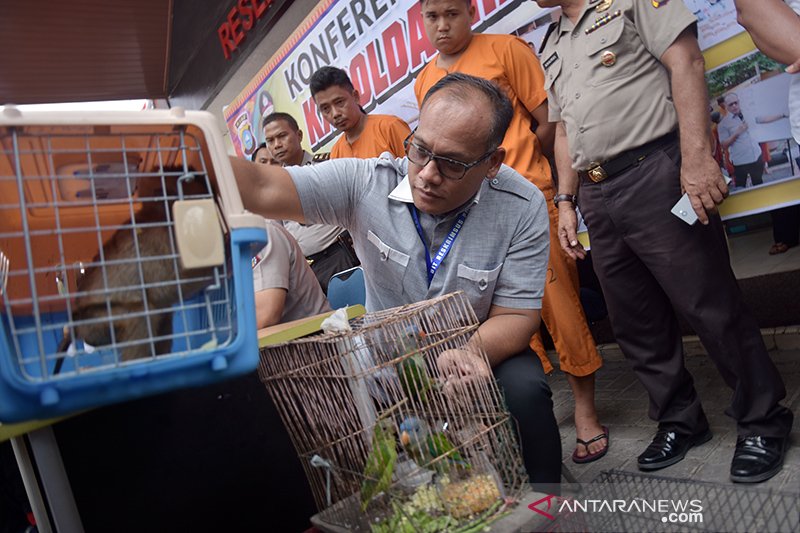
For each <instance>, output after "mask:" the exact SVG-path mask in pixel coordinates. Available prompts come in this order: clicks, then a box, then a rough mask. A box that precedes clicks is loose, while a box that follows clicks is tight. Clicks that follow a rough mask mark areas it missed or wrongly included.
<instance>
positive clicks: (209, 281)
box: [0, 106, 266, 423]
mask: <svg viewBox="0 0 800 533" xmlns="http://www.w3.org/2000/svg"><path fill="white" fill-rule="evenodd" d="M265 241H266V233H265V231H264V225H263V219H261V218H260V217H258V216H256V215H253V214H251V213H248V212H247V211H245V210H244V207H243V206H242V203H241V198H240V196H239V192H238V189H237V187H236V184H235V181H234V178H233V172H232V169H231V165H230V163H229V161H228V156H227V153H226V152H225V147H224V143H223V142H222V139H221V137H220V135H219V132H218V128H217V127H216V125H215V121H214V118H213V116H212V115H211V114H209V113H206V112H202V111H185V110H183V109H180V108H174V109H170V110H152V111H146V112H140V111H137V112H125V111H120V112H118V111H113V112H112V111H104V112H93V113H85V112H70V111H52V112H51V111H48V112H24V111H20V110H19V109H17V108H16V107H14V106H0V420H2V421H3V422H6V423H8V422H21V421H25V420H31V419H45V418H50V417H54V416H60V415H65V414H69V413H73V412H75V411H78V410H82V409H86V408H90V407H95V406H99V405H105V404H110V403H114V402H119V401H125V400H130V399H134V398H140V397H143V396H146V395H152V394H157V393H161V392H166V391H170V390H174V389H178V388H181V387H187V386H192V385H204V384H207V383H211V382H214V381H218V380H220V379H223V378H225V377H231V376H234V375H238V374H242V373H244V372H249V371H251V370H253V369H254V368H255V366H256V364H257V360H258V351H257V341H256V338H255V336H254V335H252V334H250V335H248V334H247V333H248V332H250V331H251V328H253V327H254V325H255V321H254V316H255V312H254V302H253V301H254V294H253V285H252V273H251V270H250V261H251V258H252V250H253V249H260V248H261V247H263V245H264V243H265Z"/></svg>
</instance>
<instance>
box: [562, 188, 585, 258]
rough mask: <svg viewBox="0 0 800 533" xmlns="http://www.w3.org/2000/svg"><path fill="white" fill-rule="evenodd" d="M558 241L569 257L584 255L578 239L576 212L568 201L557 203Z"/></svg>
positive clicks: (582, 256) (581, 256)
mask: <svg viewBox="0 0 800 533" xmlns="http://www.w3.org/2000/svg"><path fill="white" fill-rule="evenodd" d="M558 242H559V243H561V248H562V249H563V250H564V251H565V252H566V253H567V255H568V256H570V257H571V258H573V259H583V258H584V257H586V250H584V249H583V245H582V244H581V243H580V242H579V241H578V213H576V212H575V207H574V206H573V205H572V204H571V203H570V202H559V203H558Z"/></svg>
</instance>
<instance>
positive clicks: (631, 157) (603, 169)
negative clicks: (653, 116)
mask: <svg viewBox="0 0 800 533" xmlns="http://www.w3.org/2000/svg"><path fill="white" fill-rule="evenodd" d="M676 140H678V132H677V131H671V132H669V133H667V134H666V135H664V136H663V137H659V138H658V139H656V140H654V141H650V142H649V143H645V144H643V145H641V146H639V147H637V148H631V149H630V150H628V151H626V152H622V153H621V154H620V155H618V156H617V157H614V158H611V159H609V160H608V161H606V162H605V163H593V164H592V166H590V167H589V168H588V169H587V170H579V171H578V175H579V176H580V177H581V180H583V181H584V183H600V182H601V181H603V180H607V179H608V178H613V177H614V176H616V175H617V174H619V173H621V172H622V171H624V170H627V169H629V168H630V167H633V166H636V165H638V164H639V163H641V162H642V161H643V160H644V159H645V158H646V157H647V156H648V155H650V154H652V153H653V152H655V151H656V150H658V149H660V148H662V147H664V146H666V145H668V144H671V143H673V142H675V141H676Z"/></svg>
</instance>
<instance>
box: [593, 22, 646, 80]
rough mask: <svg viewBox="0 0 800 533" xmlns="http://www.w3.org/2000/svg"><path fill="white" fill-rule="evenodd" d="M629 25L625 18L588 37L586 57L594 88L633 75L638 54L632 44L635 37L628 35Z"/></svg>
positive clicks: (595, 31)
mask: <svg viewBox="0 0 800 533" xmlns="http://www.w3.org/2000/svg"><path fill="white" fill-rule="evenodd" d="M627 24H628V23H627V19H626V18H625V16H624V15H621V16H619V17H617V18H615V19H613V20H612V21H611V22H609V23H608V24H606V25H605V26H601V27H599V28H597V29H596V30H594V31H593V32H591V33H590V34H589V35H588V36H587V39H586V55H587V57H588V59H587V61H588V64H589V73H588V74H589V84H590V85H591V86H592V87H599V86H601V85H605V84H606V83H609V82H611V81H614V80H618V79H620V78H625V77H627V76H629V75H630V73H631V70H632V67H633V65H634V61H635V59H634V55H635V51H634V50H632V49H631V47H630V46H629V44H628V43H629V42H631V38H633V36H632V35H628V31H626V26H627ZM631 31H633V30H632V29H631ZM604 63H605V64H604Z"/></svg>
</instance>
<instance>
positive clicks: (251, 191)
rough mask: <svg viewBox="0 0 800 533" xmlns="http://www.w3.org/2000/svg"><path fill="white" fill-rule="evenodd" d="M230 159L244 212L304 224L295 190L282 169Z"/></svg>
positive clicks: (236, 158)
mask: <svg viewBox="0 0 800 533" xmlns="http://www.w3.org/2000/svg"><path fill="white" fill-rule="evenodd" d="M230 159H231V166H232V167H233V173H234V175H235V177H236V184H237V185H238V187H239V194H241V196H242V203H244V207H245V209H247V210H248V211H251V212H253V213H256V214H258V215H261V216H263V217H264V218H271V219H275V220H296V221H297V222H304V217H303V207H302V205H301V204H300V197H299V196H298V195H297V188H295V186H294V182H293V181H292V178H291V177H290V176H289V173H288V172H286V169H285V168H283V167H279V166H276V165H258V164H256V163H251V162H250V161H245V160H244V159H242V158H239V157H231V158H230Z"/></svg>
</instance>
